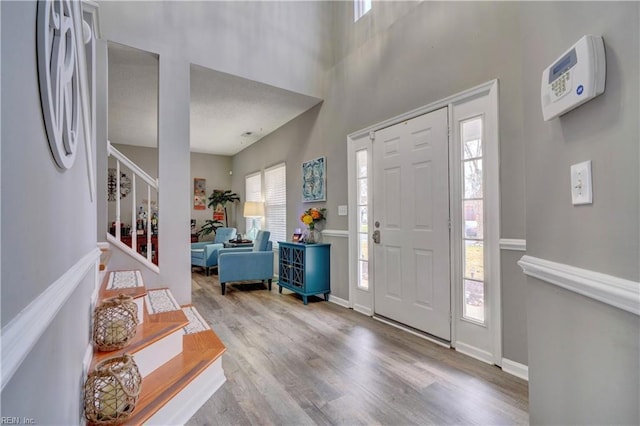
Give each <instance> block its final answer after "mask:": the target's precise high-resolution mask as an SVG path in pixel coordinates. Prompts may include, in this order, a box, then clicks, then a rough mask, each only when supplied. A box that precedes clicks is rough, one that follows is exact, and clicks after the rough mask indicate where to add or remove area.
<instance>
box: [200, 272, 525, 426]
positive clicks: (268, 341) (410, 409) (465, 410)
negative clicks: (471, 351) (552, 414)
mask: <svg viewBox="0 0 640 426" xmlns="http://www.w3.org/2000/svg"><path fill="white" fill-rule="evenodd" d="M192 276H193V280H192V290H193V304H194V305H195V306H196V307H197V309H198V311H199V312H200V313H201V314H202V316H203V317H204V318H205V319H206V320H207V321H208V322H209V323H210V324H211V326H212V327H213V329H214V331H215V332H216V333H217V334H218V336H219V337H220V339H221V340H222V341H223V342H224V343H225V345H226V346H227V352H226V353H225V354H224V355H223V367H224V371H225V375H226V377H227V382H226V383H225V384H224V385H223V386H222V387H221V388H220V390H218V392H216V394H215V395H214V396H213V397H212V398H211V399H210V400H209V401H208V402H207V403H206V404H205V405H204V406H203V407H202V408H201V409H200V410H199V411H198V412H197V413H196V414H195V415H194V417H193V418H192V419H191V420H190V421H189V423H188V424H189V425H245V424H259V425H263V424H264V425H269V424H273V425H307V424H321V425H325V424H327V425H328V424H335V425H358V424H366V425H369V424H384V425H408V424H419V425H426V424H438V425H440V424H455V425H465V424H476V425H493V424H502V425H512V424H528V421H529V416H528V391H527V383H526V382H525V381H523V380H521V379H518V378H516V377H514V376H511V375H509V374H506V373H503V372H502V370H500V369H499V368H498V367H494V366H490V365H487V364H484V363H482V362H480V361H476V360H474V359H472V358H470V357H467V356H465V355H462V354H460V353H458V352H456V351H454V350H451V349H446V348H443V347H441V346H438V345H436V344H434V343H431V342H429V341H426V340H424V339H421V338H419V337H417V336H414V335H412V334H409V333H406V332H403V331H401V330H398V329H396V328H393V327H391V326H389V325H386V324H384V323H381V322H379V321H376V320H374V319H372V318H370V317H367V316H364V315H362V314H359V313H357V312H354V311H352V310H350V309H345V308H342V307H340V306H338V305H335V304H333V303H330V302H324V301H321V299H320V298H315V297H312V298H310V301H309V304H308V305H307V306H304V305H303V304H302V300H301V299H300V298H299V297H298V296H296V295H294V294H292V293H290V292H288V291H287V290H283V293H282V294H278V286H277V285H276V284H274V286H273V289H272V291H271V292H269V291H268V290H266V289H265V287H264V286H262V285H259V284H255V285H254V284H247V285H231V286H227V294H226V296H222V295H221V294H220V285H219V284H218V281H217V276H213V275H212V276H209V277H205V276H204V274H202V273H200V272H194V273H193V275H192Z"/></svg>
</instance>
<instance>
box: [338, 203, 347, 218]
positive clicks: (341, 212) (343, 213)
mask: <svg viewBox="0 0 640 426" xmlns="http://www.w3.org/2000/svg"><path fill="white" fill-rule="evenodd" d="M347 212H348V210H347V206H344V205H343V206H338V216H346V215H347Z"/></svg>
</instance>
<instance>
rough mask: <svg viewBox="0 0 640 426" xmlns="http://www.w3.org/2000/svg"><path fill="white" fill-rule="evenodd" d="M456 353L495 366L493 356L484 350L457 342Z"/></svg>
mask: <svg viewBox="0 0 640 426" xmlns="http://www.w3.org/2000/svg"><path fill="white" fill-rule="evenodd" d="M456 351H458V352H460V353H463V354H465V355H469V356H470V357H471V358H475V359H477V360H480V361H482V362H486V363H487V364H491V365H494V362H493V355H492V354H491V353H490V352H487V351H485V350H483V349H479V348H476V347H475V346H471V345H468V344H466V343H464V342H461V341H457V342H456Z"/></svg>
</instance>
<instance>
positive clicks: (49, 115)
mask: <svg viewBox="0 0 640 426" xmlns="http://www.w3.org/2000/svg"><path fill="white" fill-rule="evenodd" d="M36 39H37V51H38V78H39V83H40V100H41V102H42V113H43V116H44V123H45V128H46V131H47V138H48V140H49V146H50V148H51V153H52V154H53V158H54V160H55V162H56V164H57V165H58V167H60V168H61V169H63V170H66V169H69V168H71V167H72V166H73V163H74V162H75V159H76V154H77V152H78V141H79V140H80V137H81V134H80V131H83V135H82V136H84V141H85V151H86V155H87V172H88V175H89V189H90V194H91V199H92V200H93V199H94V198H95V197H94V191H95V189H94V188H95V176H94V172H93V158H92V156H93V154H92V149H91V148H92V146H91V141H92V138H91V130H90V129H91V122H90V119H89V108H90V105H89V92H88V83H87V63H86V51H85V44H87V43H89V42H90V41H91V39H92V31H91V27H90V26H89V24H87V23H86V22H85V21H84V20H83V19H82V5H81V2H80V1H72V0H42V1H39V2H38V21H37V34H36ZM81 120H82V122H81Z"/></svg>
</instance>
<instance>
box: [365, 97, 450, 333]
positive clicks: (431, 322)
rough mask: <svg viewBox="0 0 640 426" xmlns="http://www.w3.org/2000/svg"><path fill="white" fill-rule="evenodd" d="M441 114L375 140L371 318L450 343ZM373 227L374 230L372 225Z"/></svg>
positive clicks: (445, 144) (446, 164)
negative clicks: (387, 320) (375, 239)
mask: <svg viewBox="0 0 640 426" xmlns="http://www.w3.org/2000/svg"><path fill="white" fill-rule="evenodd" d="M448 150H449V147H448V122H447V108H442V109H440V110H437V111H434V112H431V113H429V114H425V115H422V116H419V117H415V118H413V119H411V120H407V121H404V122H402V123H399V124H396V125H394V126H391V127H387V128H385V129H382V130H379V131H377V132H376V133H375V138H374V141H373V214H372V215H371V218H372V221H373V223H370V225H369V226H370V227H371V226H372V225H373V227H372V228H373V231H374V232H375V231H377V232H379V233H380V242H379V243H377V244H376V243H375V242H374V244H373V245H372V249H373V257H374V261H373V268H374V277H375V286H374V311H375V313H376V314H378V315H382V316H384V317H387V318H390V319H392V320H394V321H398V322H400V323H403V324H406V325H409V326H411V327H413V328H416V329H418V330H421V331H424V332H426V333H429V334H432V335H434V336H436V337H439V338H441V339H444V340H447V341H448V340H450V339H451V326H450V308H451V302H450V277H449V272H450V262H449V253H450V250H449V153H448ZM378 223H379V227H378V226H377V225H378Z"/></svg>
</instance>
